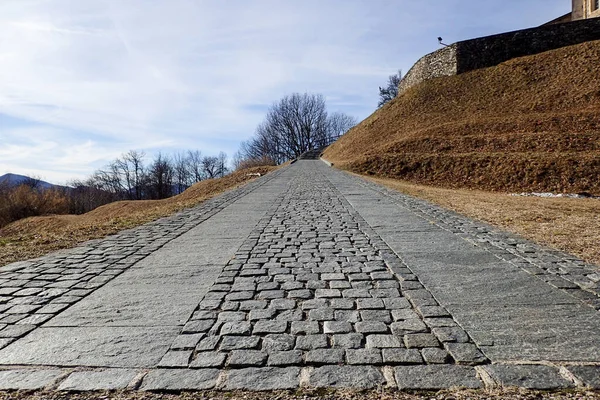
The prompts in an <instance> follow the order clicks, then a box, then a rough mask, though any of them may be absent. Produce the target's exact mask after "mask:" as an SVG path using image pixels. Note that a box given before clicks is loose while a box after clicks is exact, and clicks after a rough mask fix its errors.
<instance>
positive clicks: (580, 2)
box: [544, 0, 600, 25]
mask: <svg viewBox="0 0 600 400" xmlns="http://www.w3.org/2000/svg"><path fill="white" fill-rule="evenodd" d="M572 4H573V6H572V9H571V12H570V13H568V14H565V15H563V16H562V17H558V18H556V19H553V20H552V21H550V22H547V23H546V24H544V25H553V24H562V23H563V22H571V21H579V20H580V19H588V18H597V17H600V0H572Z"/></svg>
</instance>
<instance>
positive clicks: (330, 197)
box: [161, 167, 487, 368]
mask: <svg viewBox="0 0 600 400" xmlns="http://www.w3.org/2000/svg"><path fill="white" fill-rule="evenodd" d="M392 265H393V266H394V267H395V268H394V270H395V271H396V274H399V275H400V278H401V280H399V279H398V276H396V275H394V274H393V273H392V272H391V270H390V268H389V266H392ZM186 360H189V366H190V367H191V368H214V367H223V366H226V367H229V368H244V367H261V366H279V367H281V366H293V365H328V364H332V365H337V364H342V363H344V364H348V365H384V364H385V365H408V364H425V363H428V364H453V363H457V364H464V365H477V364H483V363H486V362H487V359H486V358H485V356H484V355H483V354H482V353H481V352H480V351H479V350H478V349H477V347H476V346H475V345H474V344H473V342H472V341H471V340H470V338H469V336H468V335H467V333H466V332H465V331H464V330H462V329H461V328H460V327H459V326H458V325H457V324H456V323H455V322H454V320H453V319H452V318H451V316H450V315H449V313H448V312H447V311H446V310H445V309H444V308H443V307H441V306H440V305H439V304H438V303H437V302H436V300H435V299H434V298H433V296H432V295H431V294H430V293H429V292H428V291H427V290H426V289H425V288H424V287H423V285H422V284H421V283H420V282H419V281H418V279H417V277H416V276H414V275H413V274H412V273H411V272H410V270H408V269H407V268H405V267H404V266H403V265H402V262H401V261H400V259H398V257H397V256H396V255H395V254H394V253H393V252H392V251H391V250H390V249H389V247H388V246H387V245H386V244H385V242H384V241H383V240H381V238H379V236H378V235H377V234H376V233H375V231H374V230H373V229H371V228H370V227H369V226H368V225H367V224H366V222H365V221H364V220H363V219H362V218H361V217H360V215H359V214H358V213H357V212H356V211H355V210H353V208H352V207H351V206H350V204H349V203H348V202H347V201H346V200H345V199H344V198H343V196H342V195H341V194H340V193H339V192H338V191H337V190H336V189H335V187H334V186H333V185H332V184H331V183H330V182H329V181H328V180H327V178H326V177H325V176H323V175H322V174H321V173H319V172H318V171H317V170H316V169H314V168H313V169H311V168H308V167H306V168H304V169H303V170H301V169H298V173H297V174H296V175H295V176H294V177H293V179H292V180H291V182H290V184H289V189H288V191H287V192H286V193H284V194H283V195H282V196H281V197H280V199H278V201H276V202H275V205H274V206H273V208H272V209H271V210H270V211H268V212H267V215H266V216H265V217H264V218H263V219H262V220H261V221H260V222H259V224H258V226H257V228H256V229H255V231H254V232H253V233H252V234H251V235H250V237H249V238H248V239H247V240H246V241H245V242H244V243H243V245H242V246H241V247H240V249H239V251H238V252H237V254H236V256H235V259H233V260H231V261H230V262H229V263H228V265H227V266H226V267H225V269H224V271H223V273H222V274H221V275H220V276H219V278H218V279H217V280H216V282H215V284H214V285H213V286H212V287H211V288H210V289H209V291H208V293H207V294H206V295H205V297H204V299H203V300H202V301H201V302H200V304H199V305H198V308H197V310H196V312H195V313H194V314H193V315H192V317H191V318H190V320H189V321H188V322H187V324H186V325H185V326H184V328H183V330H182V331H181V335H180V336H179V337H178V338H177V339H176V340H175V342H174V343H173V345H172V346H171V351H169V353H167V354H166V355H165V357H164V359H163V362H161V365H163V366H170V367H181V366H185V365H187V362H186Z"/></svg>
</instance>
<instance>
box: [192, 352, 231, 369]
mask: <svg viewBox="0 0 600 400" xmlns="http://www.w3.org/2000/svg"><path fill="white" fill-rule="evenodd" d="M226 357H227V354H225V353H217V352H214V351H205V352H200V353H198V354H196V358H194V360H193V361H192V362H191V363H190V368H220V367H222V366H223V365H224V364H225V358H226Z"/></svg>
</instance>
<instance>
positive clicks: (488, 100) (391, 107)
mask: <svg viewBox="0 0 600 400" xmlns="http://www.w3.org/2000/svg"><path fill="white" fill-rule="evenodd" d="M598 59H600V41H595V42H588V43H584V44H580V45H576V46H571V47H565V48H561V49H558V50H553V51H549V52H546V53H542V54H538V55H534V56H530V57H523V58H518V59H514V60H511V61H508V62H505V63H503V64H500V65H498V66H496V67H492V68H487V69H482V70H477V71H472V72H469V73H466V74H462V75H459V76H453V77H444V78H439V79H434V80H431V81H428V82H424V83H422V84H420V85H417V86H414V87H412V88H410V89H409V90H407V91H406V92H405V93H403V94H402V95H400V96H398V97H397V98H396V99H394V100H392V101H391V102H389V103H388V104H386V105H385V106H383V107H382V108H381V109H379V110H377V111H376V112H375V113H373V114H372V115H371V116H369V117H368V118H367V119H365V120H364V121H363V122H362V123H360V124H359V125H358V126H356V127H355V128H353V129H352V130H350V132H348V133H347V134H346V135H344V136H343V137H342V138H340V139H339V140H338V141H337V142H336V143H334V144H333V145H331V146H330V147H329V148H327V149H326V151H325V154H324V157H325V158H326V159H327V160H329V161H331V162H333V163H335V164H336V166H339V167H340V168H342V169H346V170H349V171H352V172H356V173H361V174H367V175H374V176H379V177H389V178H396V179H402V180H407V181H411V182H413V183H420V184H427V185H434V186H439V187H446V188H471V189H481V190H486V191H510V192H525V191H553V192H580V191H586V192H590V193H593V194H597V195H598V194H600V179H598V177H599V176H600V89H599V88H600V73H599V72H600V64H598V63H597V60H598Z"/></svg>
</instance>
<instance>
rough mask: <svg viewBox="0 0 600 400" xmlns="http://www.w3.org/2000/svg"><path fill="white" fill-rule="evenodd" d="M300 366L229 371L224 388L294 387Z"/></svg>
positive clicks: (278, 388) (296, 383)
mask: <svg viewBox="0 0 600 400" xmlns="http://www.w3.org/2000/svg"><path fill="white" fill-rule="evenodd" d="M299 375H300V368H296V367H288V368H273V367H264V368H245V369H239V370H232V371H230V372H229V374H228V377H227V381H226V384H225V389H228V390H283V389H296V388H297V387H298V385H299Z"/></svg>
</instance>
